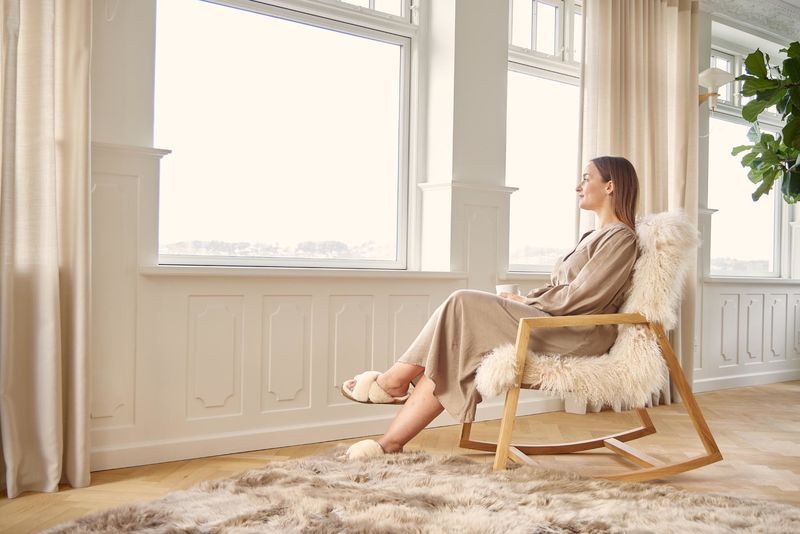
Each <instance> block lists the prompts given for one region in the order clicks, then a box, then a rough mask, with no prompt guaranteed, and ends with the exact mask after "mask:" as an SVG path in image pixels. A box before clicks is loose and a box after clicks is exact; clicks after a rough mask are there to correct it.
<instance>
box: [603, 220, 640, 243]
mask: <svg viewBox="0 0 800 534" xmlns="http://www.w3.org/2000/svg"><path fill="white" fill-rule="evenodd" d="M609 244H610V245H612V246H614V247H625V246H633V248H635V245H636V230H634V229H633V228H631V227H630V226H628V225H627V224H625V223H621V222H620V223H610V224H608V225H606V226H605V227H604V228H601V229H600V230H597V237H596V239H595V240H594V245H595V246H596V247H600V246H603V245H609Z"/></svg>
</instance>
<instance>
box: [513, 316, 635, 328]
mask: <svg viewBox="0 0 800 534" xmlns="http://www.w3.org/2000/svg"><path fill="white" fill-rule="evenodd" d="M648 322H649V321H648V320H647V318H646V317H645V316H643V315H641V314H639V313H601V314H594V315H562V316H551V317H523V318H522V319H520V326H522V325H523V324H524V325H526V327H527V328H559V327H565V326H591V325H601V324H647V323H648Z"/></svg>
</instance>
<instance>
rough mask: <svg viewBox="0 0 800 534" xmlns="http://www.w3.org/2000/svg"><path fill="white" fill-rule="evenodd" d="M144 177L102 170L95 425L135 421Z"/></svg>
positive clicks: (96, 235)
mask: <svg viewBox="0 0 800 534" xmlns="http://www.w3.org/2000/svg"><path fill="white" fill-rule="evenodd" d="M138 187H139V177H138V176H136V175H123V174H111V173H96V174H95V175H94V180H93V189H92V206H93V213H92V218H93V224H92V243H93V246H94V249H95V250H101V251H105V254H103V255H102V256H101V255H98V254H94V255H93V256H92V283H93V291H92V314H93V316H92V317H93V324H92V351H93V358H92V366H91V384H92V403H91V411H90V417H91V425H92V428H101V427H118V426H124V425H132V424H133V423H134V415H135V410H134V406H135V395H136V391H135V371H136V310H137V298H136V297H137V295H136V287H137V278H138V272H137V267H138V266H137V261H136V249H137V244H136V243H137V241H136V233H137V213H136V205H135V204H134V203H131V202H130V199H131V198H136V195H137V190H138Z"/></svg>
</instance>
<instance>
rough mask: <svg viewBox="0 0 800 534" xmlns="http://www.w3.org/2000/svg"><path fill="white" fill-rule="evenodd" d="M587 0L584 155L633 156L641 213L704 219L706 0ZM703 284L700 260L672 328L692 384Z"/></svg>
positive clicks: (689, 278)
mask: <svg viewBox="0 0 800 534" xmlns="http://www.w3.org/2000/svg"><path fill="white" fill-rule="evenodd" d="M584 6H585V8H584V9H585V12H586V19H585V24H586V28H585V31H586V38H585V41H584V42H585V43H586V50H585V53H584V67H583V68H584V71H583V103H584V104H583V154H582V156H583V161H586V160H588V159H590V158H592V157H595V156H599V155H604V154H610V155H618V156H625V157H627V158H628V159H630V160H631V162H632V163H633V164H634V165H635V167H636V169H637V171H638V173H639V178H640V183H641V186H642V187H641V197H640V206H639V208H640V210H639V212H640V213H643V214H649V213H657V212H661V211H665V210H672V209H677V208H680V209H683V210H684V211H686V213H687V214H688V215H689V217H690V218H691V219H692V220H693V221H694V222H695V224H697V206H698V204H697V203H698V198H697V187H698V185H697V183H698V177H697V140H698V137H697V136H698V130H697V121H698V112H699V111H698V101H697V95H698V86H697V44H696V29H697V16H696V13H697V7H698V6H697V0H694V1H693V0H589V1H588V2H586V3H585V4H584ZM589 224H590V222H589V221H582V226H584V227H586V226H589ZM696 286H697V265H695V266H694V268H693V269H692V272H691V273H690V275H689V277H688V280H687V281H686V287H685V290H684V300H683V303H682V305H681V316H680V323H679V327H678V328H677V329H676V330H675V331H674V332H673V333H672V343H673V348H674V349H675V352H676V355H677V357H678V359H679V361H680V362H681V364H682V366H683V369H684V373H685V374H686V377H687V379H688V380H689V383H690V384H691V382H692V370H693V367H694V366H693V360H694V321H695V294H696V289H697V288H696ZM665 393H668V392H665Z"/></svg>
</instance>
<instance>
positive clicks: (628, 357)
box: [476, 211, 700, 410]
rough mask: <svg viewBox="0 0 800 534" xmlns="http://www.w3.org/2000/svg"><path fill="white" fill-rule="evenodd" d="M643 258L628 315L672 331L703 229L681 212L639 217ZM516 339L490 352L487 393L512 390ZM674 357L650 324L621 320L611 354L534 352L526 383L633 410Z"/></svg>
mask: <svg viewBox="0 0 800 534" xmlns="http://www.w3.org/2000/svg"><path fill="white" fill-rule="evenodd" d="M636 233H637V235H638V245H639V258H638V259H637V260H636V265H635V266H634V272H633V278H632V280H631V286H630V289H629V290H628V295H627V297H626V299H625V304H624V305H623V306H622V308H621V309H620V310H619V311H620V313H641V314H642V315H644V316H645V317H646V318H647V319H648V320H649V321H653V322H659V323H661V324H662V325H663V326H664V329H665V330H670V329H672V328H674V327H675V325H676V324H677V320H678V306H679V304H680V302H681V294H682V292H683V284H684V281H685V279H686V275H687V271H688V269H689V267H690V266H691V265H692V262H693V261H694V259H695V257H696V254H697V247H698V246H699V244H700V240H699V237H698V233H697V229H696V228H695V227H694V225H693V224H692V223H691V222H690V221H689V218H688V217H687V216H686V214H685V213H683V212H681V211H675V212H665V213H658V214H655V215H648V216H645V217H640V218H639V219H638V220H637V221H636ZM515 367H516V354H515V348H514V346H513V345H511V344H506V345H503V346H500V347H497V348H496V349H494V350H493V351H492V352H490V353H489V354H487V355H486V356H485V357H484V359H483V361H482V362H481V365H480V367H479V368H478V371H477V376H476V386H477V389H478V392H479V393H480V394H481V395H482V396H484V397H496V396H499V395H501V394H503V393H505V392H506V391H508V390H509V389H510V388H511V387H512V386H513V384H514V377H515V376H516V369H515ZM667 376H668V375H667V372H666V363H665V362H664V359H663V358H662V357H661V350H660V349H659V347H658V342H657V341H656V339H655V336H654V335H653V334H652V333H651V332H650V331H649V330H648V329H647V328H646V327H644V326H638V325H620V326H619V332H618V334H617V340H616V342H615V343H614V346H612V347H611V349H610V350H609V351H608V353H607V354H603V355H601V356H594V357H586V356H561V355H557V354H537V353H534V352H529V353H528V357H527V360H526V364H525V371H524V374H523V380H522V383H523V384H525V385H526V386H527V387H534V388H537V389H541V390H543V391H549V392H551V393H554V394H556V395H559V396H561V397H564V396H566V395H567V394H570V395H573V396H574V397H576V398H577V399H578V400H582V401H586V402H588V403H590V404H594V405H600V406H606V405H607V406H612V407H613V408H614V409H615V410H626V409H632V408H638V407H643V406H647V405H648V403H649V402H650V401H651V399H653V398H654V396H656V397H657V395H658V393H659V391H661V390H662V389H663V388H664V387H665V386H666V383H667Z"/></svg>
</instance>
